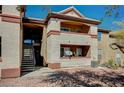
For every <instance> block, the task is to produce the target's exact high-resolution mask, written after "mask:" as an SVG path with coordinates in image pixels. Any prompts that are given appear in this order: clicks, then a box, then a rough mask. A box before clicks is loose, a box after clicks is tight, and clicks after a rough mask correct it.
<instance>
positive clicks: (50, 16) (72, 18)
mask: <svg viewBox="0 0 124 93" xmlns="http://www.w3.org/2000/svg"><path fill="white" fill-rule="evenodd" d="M50 18H59V19H65V20H72V21H78V22H84V23H89V24H94V25H99V24H100V23H101V21H94V20H88V19H85V18H84V19H83V18H77V17H72V16H68V15H62V14H57V13H49V14H48V16H47V18H46V20H45V23H47V22H48V21H49V19H50Z"/></svg>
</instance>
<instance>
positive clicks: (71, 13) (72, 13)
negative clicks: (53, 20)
mask: <svg viewBox="0 0 124 93" xmlns="http://www.w3.org/2000/svg"><path fill="white" fill-rule="evenodd" d="M65 15H69V16H73V17H78V18H80V17H79V16H78V15H77V14H76V13H75V12H74V11H71V12H68V13H66V14H65Z"/></svg>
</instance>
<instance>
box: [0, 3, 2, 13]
mask: <svg viewBox="0 0 124 93" xmlns="http://www.w3.org/2000/svg"><path fill="white" fill-rule="evenodd" d="M0 13H2V5H0Z"/></svg>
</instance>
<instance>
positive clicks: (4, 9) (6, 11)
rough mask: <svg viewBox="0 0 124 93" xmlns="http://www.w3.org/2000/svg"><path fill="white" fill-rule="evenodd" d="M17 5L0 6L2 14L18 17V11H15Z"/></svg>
mask: <svg viewBox="0 0 124 93" xmlns="http://www.w3.org/2000/svg"><path fill="white" fill-rule="evenodd" d="M16 7H17V5H3V6H2V13H3V14H10V15H20V13H19V12H18V10H17V9H16Z"/></svg>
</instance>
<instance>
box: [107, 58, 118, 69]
mask: <svg viewBox="0 0 124 93" xmlns="http://www.w3.org/2000/svg"><path fill="white" fill-rule="evenodd" d="M106 66H107V67H109V68H112V69H117V68H118V67H119V65H118V64H116V63H115V62H114V60H113V59H110V60H108V62H107V64H106Z"/></svg>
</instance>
